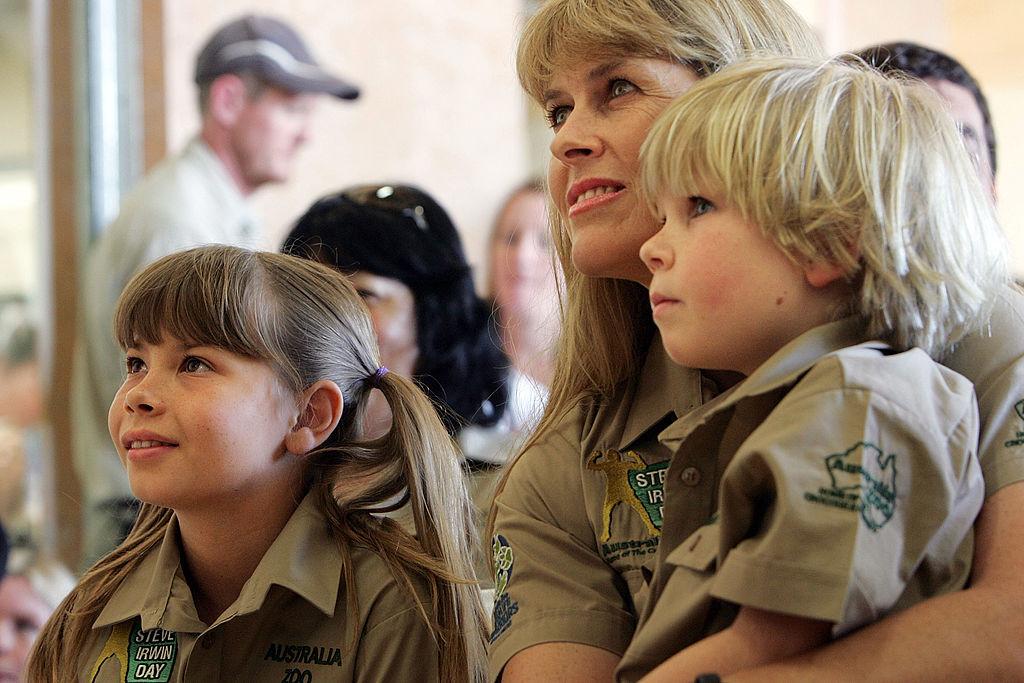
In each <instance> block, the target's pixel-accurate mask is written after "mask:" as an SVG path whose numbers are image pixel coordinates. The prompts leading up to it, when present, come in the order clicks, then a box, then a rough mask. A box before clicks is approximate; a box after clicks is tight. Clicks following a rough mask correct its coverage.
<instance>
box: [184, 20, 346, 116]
mask: <svg viewBox="0 0 1024 683" xmlns="http://www.w3.org/2000/svg"><path fill="white" fill-rule="evenodd" d="M239 71H250V72H252V73H254V74H255V75H257V76H258V77H259V78H260V79H261V80H263V81H265V82H267V83H269V84H271V85H275V86H277V87H279V88H284V89H285V90H291V91H293V92H317V93H326V94H328V95H334V96H335V97H340V98H341V99H343V100H354V99H356V98H357V97H359V88H357V87H356V86H354V85H352V84H351V83H349V82H348V81H345V80H342V79H341V78H338V77H337V76H333V75H331V74H329V73H327V72H326V71H324V70H323V69H322V68H320V65H319V64H317V63H316V60H314V59H313V55H311V54H310V52H309V49H308V48H307V47H306V44H305V43H304V42H303V40H302V38H300V37H299V34H298V33H296V32H295V29H293V28H292V27H291V26H289V25H288V24H285V23H284V22H283V21H281V20H279V19H274V18H273V17H267V16H258V15H254V14H249V15H246V16H244V17H240V18H238V19H235V20H234V21H231V22H229V23H227V24H225V25H224V26H222V27H221V28H219V29H217V32H216V33H214V34H213V36H211V37H210V39H209V40H208V41H207V43H206V45H205V46H204V47H203V49H202V50H201V51H200V52H199V57H198V58H197V59H196V75H195V80H196V83H199V84H203V83H209V82H210V81H212V80H213V79H215V78H217V77H218V76H222V75H223V74H229V73H237V72H239Z"/></svg>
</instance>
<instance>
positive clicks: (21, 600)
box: [0, 550, 75, 683]
mask: <svg viewBox="0 0 1024 683" xmlns="http://www.w3.org/2000/svg"><path fill="white" fill-rule="evenodd" d="M74 585H75V580H74V577H73V576H72V575H71V573H70V572H69V571H68V570H67V569H65V568H64V566H63V565H61V564H60V563H58V562H55V561H53V560H48V559H43V558H40V557H36V556H34V555H33V554H32V553H30V552H26V551H23V550H19V551H12V552H11V557H10V563H9V567H8V572H7V576H3V577H2V578H0V683H16V682H18V681H23V680H25V678H24V675H23V672H24V668H25V662H26V661H27V660H28V654H29V651H30V650H31V649H32V644H33V643H34V642H35V639H36V635H38V633H39V631H40V629H42V627H43V624H45V623H46V620H47V619H49V618H50V614H51V613H52V612H53V610H55V609H56V608H57V605H58V604H60V601H61V600H63V599H64V596H65V595H67V594H68V592H69V591H70V590H71V588H72V587H73V586H74Z"/></svg>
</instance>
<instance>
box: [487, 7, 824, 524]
mask: <svg viewBox="0 0 1024 683" xmlns="http://www.w3.org/2000/svg"><path fill="white" fill-rule="evenodd" d="M757 52H767V53H771V54H782V55H795V56H803V57H811V58H814V57H818V58H823V57H824V52H823V51H822V48H821V45H820V44H819V42H818V40H817V38H816V37H815V35H814V32H813V31H812V30H811V28H810V27H809V26H808V25H807V23H806V22H804V21H803V20H802V19H801V18H800V17H799V15H797V14H796V12H794V11H793V9H792V8H791V7H790V6H789V5H788V4H786V2H785V0H547V1H546V2H544V3H542V4H541V6H540V7H539V9H538V10H537V11H536V13H534V14H533V15H532V16H531V17H530V18H529V19H528V20H527V22H526V25H525V26H524V29H523V34H522V37H521V39H520V41H519V47H518V52H517V56H516V68H517V71H518V74H519V82H520V83H521V84H522V86H523V89H524V90H525V91H526V92H527V94H529V95H530V96H531V97H532V98H533V99H535V100H536V101H538V102H542V101H543V98H544V91H545V90H546V89H547V88H548V85H549V84H550V81H551V77H552V74H554V73H555V71H556V70H558V69H560V68H565V67H566V66H571V65H573V64H578V63H586V62H588V61H590V60H593V59H595V58H597V57H601V56H607V57H615V56H620V57H650V58H659V59H665V60H668V61H672V62H676V63H679V64H682V65H685V66H687V67H689V68H691V69H693V71H694V72H695V73H696V74H697V75H698V76H706V75H708V74H711V73H714V72H716V71H718V70H719V69H720V68H722V67H723V66H725V65H727V64H730V63H732V62H734V61H737V60H739V59H741V58H743V57H745V56H748V55H750V54H752V53H757ZM549 212H550V223H551V235H552V244H553V245H554V250H555V258H556V262H557V264H558V265H559V268H556V271H557V272H558V276H559V290H560V291H561V292H562V293H563V294H562V301H561V306H560V310H561V317H562V323H561V335H560V337H559V340H558V344H557V350H556V364H555V373H554V378H553V380H552V383H551V393H550V398H549V399H548V403H547V407H546V408H545V410H544V415H543V417H542V418H541V420H540V422H539V423H538V425H537V428H536V429H535V430H534V432H533V435H532V436H531V438H530V439H529V440H528V441H527V443H526V446H525V448H529V446H530V445H531V444H532V443H533V442H534V441H535V440H536V439H537V438H538V437H539V436H540V435H542V434H544V433H546V432H547V431H548V430H549V429H551V428H552V427H553V426H554V424H555V423H556V422H557V421H558V419H559V418H560V417H561V416H563V415H564V414H565V413H566V412H568V411H569V410H571V409H573V408H575V407H576V406H578V405H579V404H580V402H581V401H583V400H589V399H590V398H602V397H605V396H608V395H610V394H611V392H612V390H613V389H614V387H615V386H616V385H617V384H618V383H619V382H621V381H622V380H624V379H626V378H628V377H631V376H633V375H635V374H636V373H637V372H638V371H639V365H640V360H641V356H642V354H643V353H644V352H645V350H646V348H647V346H648V344H649V343H650V340H651V336H652V334H653V333H654V322H653V320H652V319H651V309H650V303H649V302H648V300H647V290H646V289H645V288H644V287H643V286H642V285H639V284H637V283H635V282H631V281H628V280H617V279H612V278H601V277H588V276H585V275H583V274H582V273H580V272H579V271H577V270H576V269H575V268H574V267H573V265H572V243H571V241H570V239H569V233H568V230H567V229H566V226H565V224H564V222H563V220H562V217H561V216H560V215H559V213H558V212H557V211H556V210H555V208H554V206H553V205H552V204H551V202H549ZM639 258H640V257H639V254H637V259H639ZM502 486H503V483H502V484H499V486H498V490H499V491H500V490H501V487H502ZM492 520H493V511H492Z"/></svg>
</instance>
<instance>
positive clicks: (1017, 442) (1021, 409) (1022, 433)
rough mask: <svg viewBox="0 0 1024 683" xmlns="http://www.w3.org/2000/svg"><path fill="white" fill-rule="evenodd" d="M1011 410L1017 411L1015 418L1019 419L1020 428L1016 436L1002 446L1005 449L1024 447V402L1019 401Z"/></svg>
mask: <svg viewBox="0 0 1024 683" xmlns="http://www.w3.org/2000/svg"><path fill="white" fill-rule="evenodd" d="M1013 408H1014V410H1016V411H1017V417H1019V418H1020V419H1021V428H1020V429H1018V430H1017V436H1015V437H1014V438H1012V439H1010V440H1009V441H1007V442H1006V443H1004V444H1003V445H1004V446H1006V447H1007V448H1013V447H1014V446H1024V401H1019V402H1018V403H1017V405H1015V406H1014V407H1013Z"/></svg>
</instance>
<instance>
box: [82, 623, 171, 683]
mask: <svg viewBox="0 0 1024 683" xmlns="http://www.w3.org/2000/svg"><path fill="white" fill-rule="evenodd" d="M177 656H178V638H177V635H176V634H175V633H174V632H172V631H165V630H163V629H161V628H152V629H149V630H148V631H143V630H142V626H141V624H140V623H139V620H138V619H136V620H135V622H134V623H133V624H128V623H127V622H125V623H123V624H118V625H117V626H114V627H113V629H111V632H110V635H109V636H108V637H107V642H106V643H105V644H104V645H103V650H102V651H101V652H100V656H99V657H98V658H97V659H96V664H95V666H94V667H93V670H92V674H90V677H89V680H91V681H95V680H96V677H97V676H98V675H99V672H100V668H101V667H102V666H103V663H104V662H105V661H107V660H108V659H110V658H111V657H113V658H114V659H115V660H117V663H118V664H119V665H120V666H121V674H122V679H121V680H123V681H125V683H143V682H149V681H155V682H156V683H167V681H169V680H171V671H172V670H173V669H174V660H175V659H176V658H177Z"/></svg>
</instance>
